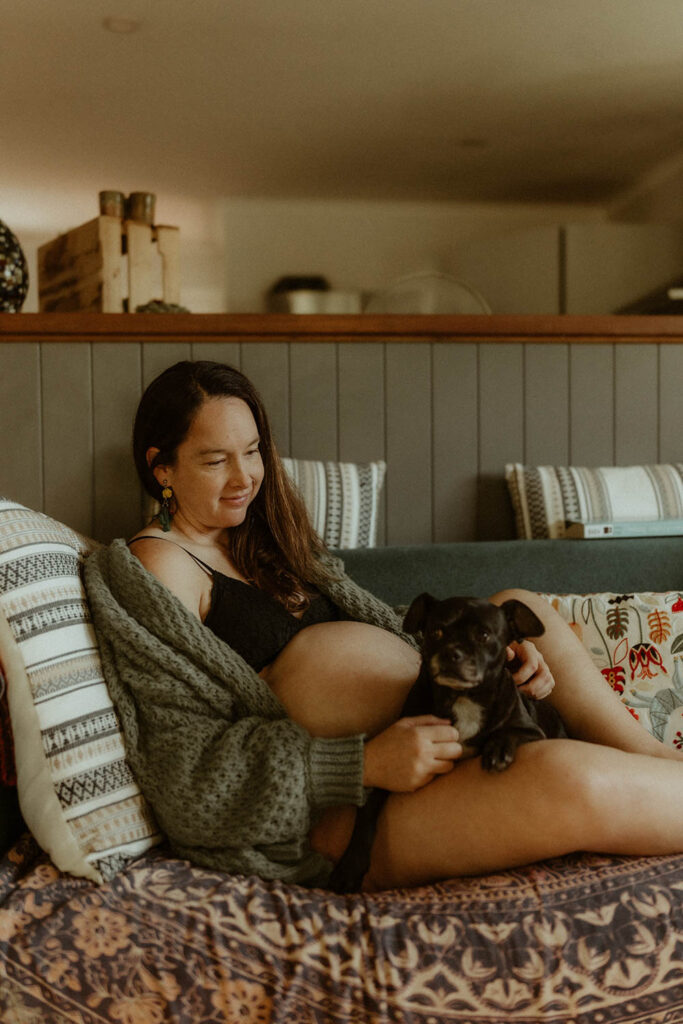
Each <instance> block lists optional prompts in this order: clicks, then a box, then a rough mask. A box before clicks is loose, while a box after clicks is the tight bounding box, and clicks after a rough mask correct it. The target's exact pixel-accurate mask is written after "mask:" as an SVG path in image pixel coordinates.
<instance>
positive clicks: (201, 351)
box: [191, 341, 242, 370]
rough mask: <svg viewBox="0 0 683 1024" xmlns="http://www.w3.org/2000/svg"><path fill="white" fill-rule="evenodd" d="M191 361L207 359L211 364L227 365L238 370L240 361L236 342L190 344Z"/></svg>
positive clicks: (238, 347) (240, 357) (197, 342)
mask: <svg viewBox="0 0 683 1024" xmlns="http://www.w3.org/2000/svg"><path fill="white" fill-rule="evenodd" d="M191 358H192V359H209V360H210V361H211V362H213V363H227V365H228V366H234V367H235V369H236V370H239V369H240V368H241V367H240V363H241V360H242V354H241V351H240V343H239V342H238V341H195V342H193V343H192V355H191Z"/></svg>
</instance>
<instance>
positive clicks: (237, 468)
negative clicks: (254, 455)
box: [230, 461, 250, 487]
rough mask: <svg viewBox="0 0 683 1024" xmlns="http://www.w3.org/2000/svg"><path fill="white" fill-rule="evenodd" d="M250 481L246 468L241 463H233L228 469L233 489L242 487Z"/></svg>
mask: <svg viewBox="0 0 683 1024" xmlns="http://www.w3.org/2000/svg"><path fill="white" fill-rule="evenodd" d="M249 480H250V476H249V473H248V471H247V467H246V466H245V465H244V463H243V462H241V461H240V462H234V463H233V464H232V466H231V469H230V483H231V484H232V486H233V487H244V486H245V484H248V483H249Z"/></svg>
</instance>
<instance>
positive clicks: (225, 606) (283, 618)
mask: <svg viewBox="0 0 683 1024" xmlns="http://www.w3.org/2000/svg"><path fill="white" fill-rule="evenodd" d="M146 539H149V540H165V541H166V542H167V543H168V544H176V542H175V541H174V540H170V539H168V538H166V537H154V536H153V535H152V534H145V535H143V536H140V537H135V538H134V540H131V541H129V542H128V544H129V545H130V544H133V543H135V541H136V540H146ZM176 547H179V548H180V549H181V550H182V551H184V552H185V553H186V554H188V555H189V556H190V558H192V559H194V561H195V562H196V563H197V565H199V566H201V568H202V569H203V570H204V571H205V572H206V573H208V574H209V576H211V579H212V585H211V604H210V607H209V610H208V612H207V614H206V617H205V619H204V625H205V626H208V628H209V629H210V630H211V632H212V633H215V634H216V636H217V637H219V638H220V639H221V640H223V641H225V643H226V644H229V645H230V647H232V648H233V650H235V651H237V653H238V654H239V655H241V657H243V658H244V660H245V661H246V662H247V664H249V665H251V667H252V668H253V669H255V671H256V672H260V671H261V669H262V668H265V666H266V665H270V663H271V662H272V661H274V660H275V658H277V656H278V654H279V653H280V651H281V650H282V649H283V647H286V645H287V644H288V643H289V641H290V640H291V639H292V637H294V636H296V634H297V633H298V632H300V630H302V629H304V628H305V627H306V626H312V625H314V624H315V623H317V622H333V621H335V620H337V619H339V617H340V616H339V608H338V607H337V605H336V604H335V603H334V602H333V601H332V600H331V599H330V598H329V597H327V596H326V595H325V594H320V593H316V594H315V595H314V596H313V598H312V599H311V603H310V604H309V606H308V608H307V609H306V611H305V612H304V614H303V615H302V616H301V618H296V616H294V615H292V613H291V612H288V611H287V609H286V608H285V606H284V605H283V604H281V603H280V602H279V601H278V600H276V599H275V598H274V597H273V596H272V595H271V594H268V593H266V592H265V591H264V590H259V589H258V587H253V586H252V585H251V584H249V583H244V582H243V581H242V580H238V579H235V578H234V577H233V576H227V575H226V574H225V573H223V572H219V571H218V569H213V568H212V567H211V566H210V565H208V564H207V563H206V562H203V561H202V560H201V558H198V557H197V556H196V555H193V554H192V552H191V551H188V550H187V548H184V547H183V546H182V544H176Z"/></svg>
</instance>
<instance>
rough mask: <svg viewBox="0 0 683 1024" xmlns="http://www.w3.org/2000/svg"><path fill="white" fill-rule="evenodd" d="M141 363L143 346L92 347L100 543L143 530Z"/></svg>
mask: <svg viewBox="0 0 683 1024" xmlns="http://www.w3.org/2000/svg"><path fill="white" fill-rule="evenodd" d="M140 360H141V353H140V346H139V345H118V344H116V342H109V343H103V344H100V345H94V346H93V353H92V375H93V450H94V460H93V479H94V510H93V533H94V536H95V537H97V539H98V540H102V541H109V540H111V539H112V538H114V537H130V535H131V534H132V533H135V532H136V531H137V530H139V529H140V526H141V525H142V517H141V513H140V507H141V506H140V497H141V495H140V485H139V483H138V477H137V473H136V471H135V466H134V463H133V450H132V444H131V441H132V435H133V419H134V416H135V410H136V409H137V405H138V402H139V400H140V391H141V388H140V380H141V366H140Z"/></svg>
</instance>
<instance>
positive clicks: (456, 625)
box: [403, 594, 566, 771]
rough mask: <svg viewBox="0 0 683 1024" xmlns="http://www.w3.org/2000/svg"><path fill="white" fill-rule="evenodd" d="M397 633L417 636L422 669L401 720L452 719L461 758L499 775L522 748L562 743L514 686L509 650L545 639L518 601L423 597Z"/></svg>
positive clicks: (541, 711) (543, 713) (549, 713)
mask: <svg viewBox="0 0 683 1024" xmlns="http://www.w3.org/2000/svg"><path fill="white" fill-rule="evenodd" d="M403 627H404V629H405V630H406V632H408V633H422V635H423V641H422V668H421V670H420V675H419V676H418V678H417V681H416V683H415V685H414V687H413V688H412V690H411V692H410V694H409V695H408V700H407V701H406V706H405V707H404V711H403V713H404V714H407V715H411V714H415V715H417V714H424V713H425V710H427V711H431V712H432V713H433V714H435V715H438V716H439V717H440V718H450V720H451V721H452V722H453V724H454V725H455V727H456V728H457V730H458V733H459V739H460V743H461V744H462V746H463V753H462V757H463V758H465V757H474V756H476V755H480V756H481V760H482V766H483V767H484V768H485V769H486V770H487V771H503V769H505V768H507V767H508V766H509V765H511V764H512V762H513V761H514V759H515V754H516V752H517V747H518V746H519V745H520V744H521V743H529V742H531V741H532V740H540V739H545V738H550V737H556V736H560V735H566V733H565V732H564V728H563V726H562V723H561V721H560V718H559V716H558V715H557V712H556V711H554V709H553V708H551V707H550V706H549V705H547V704H543V703H540V702H538V701H534V700H530V699H529V698H527V697H525V696H523V695H522V694H521V693H520V692H519V690H518V688H517V686H516V685H515V683H514V680H513V678H512V673H511V671H510V669H511V668H513V669H514V667H515V666H514V663H510V662H508V661H507V653H506V652H507V647H508V645H509V644H510V643H511V642H512V641H514V640H524V639H526V638H527V637H533V636H541V635H542V633H543V632H544V628H543V623H542V622H541V620H540V619H539V618H538V617H537V616H536V615H535V614H534V612H532V610H531V609H530V608H528V607H527V606H526V605H525V604H523V603H522V602H521V601H515V600H511V601H505V602H504V603H503V604H502V605H500V606H498V605H495V604H490V603H489V602H488V601H483V600H481V599H479V598H474V597H451V598H449V599H448V600H446V601H437V600H436V598H433V597H431V595H430V594H421V595H420V596H419V597H416V598H415V600H414V601H413V603H412V604H411V606H410V608H409V609H408V613H407V614H406V617H405V620H404V623H403ZM413 709H415V710H413Z"/></svg>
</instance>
